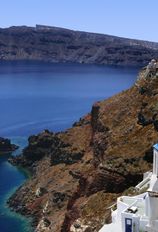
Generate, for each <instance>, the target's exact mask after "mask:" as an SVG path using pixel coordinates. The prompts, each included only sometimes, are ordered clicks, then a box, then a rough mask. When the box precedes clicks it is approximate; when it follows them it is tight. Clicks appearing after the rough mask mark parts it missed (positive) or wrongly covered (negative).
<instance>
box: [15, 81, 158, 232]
mask: <svg viewBox="0 0 158 232" xmlns="http://www.w3.org/2000/svg"><path fill="white" fill-rule="evenodd" d="M142 88H143V89H145V92H144V91H143V92H142V91H141V90H142ZM157 88H158V81H157V79H156V78H153V79H152V80H150V79H149V80H148V79H147V80H144V79H138V80H137V83H136V84H135V85H133V86H132V87H131V88H130V89H128V90H125V91H122V92H121V93H119V94H117V95H114V96H113V97H111V98H108V99H106V100H103V101H100V102H96V103H95V104H94V105H93V106H92V110H91V113H89V114H87V115H85V116H84V117H83V118H81V119H80V121H78V122H76V123H74V125H73V127H71V128H70V129H67V130H66V131H64V132H59V133H53V132H50V131H48V130H44V131H42V132H41V133H39V134H37V135H33V136H30V137H29V143H28V146H27V147H26V148H25V149H24V150H23V155H22V156H21V157H20V159H19V158H18V157H17V158H15V159H14V164H16V163H17V164H18V165H19V164H20V163H21V164H24V165H25V167H26V166H27V165H28V166H31V167H32V168H33V169H34V170H35V174H34V175H33V178H31V179H30V180H29V181H28V182H26V183H25V184H24V185H23V186H22V187H21V188H19V189H18V190H17V191H16V193H15V194H14V195H13V196H12V198H11V201H10V205H11V206H12V207H13V208H15V209H16V210H17V211H18V212H20V213H24V214H27V215H28V214H29V215H31V216H33V217H34V218H35V224H34V225H35V226H37V231H38V232H41V231H46V232H59V231H61V232H70V231H75V229H74V228H81V229H82V228H87V230H88V229H89V231H95V232H96V231H99V229H100V228H101V227H102V226H103V224H105V222H106V223H109V222H110V210H109V209H110V205H112V204H114V202H115V201H116V198H117V197H118V196H120V195H121V194H123V192H124V191H125V190H127V189H130V188H131V187H132V186H136V185H137V183H138V182H139V181H141V180H142V176H143V173H145V172H147V171H148V170H150V169H151V166H152V163H151V161H150V159H149V156H150V150H151V147H152V145H153V143H155V141H156V140H157V131H158V129H157V121H158V119H156V118H155V117H156V116H155V117H153V114H154V112H155V111H156V110H157V108H155V106H157V105H156V104H157V100H158V99H157V98H158V95H157V94H155V92H156V93H157ZM144 101H145V104H144ZM151 107H153V109H154V110H153V111H152V112H151ZM139 112H141V117H140V113H139ZM142 115H143V116H142ZM146 118H147V119H146ZM150 118H152V120H151V119H150ZM142 134H143V137H142ZM138 135H139V136H138ZM149 136H150V138H151V140H150V143H149V140H148V138H149ZM131 144H132V146H131ZM138 144H139V146H138ZM17 206H18V208H17Z"/></svg>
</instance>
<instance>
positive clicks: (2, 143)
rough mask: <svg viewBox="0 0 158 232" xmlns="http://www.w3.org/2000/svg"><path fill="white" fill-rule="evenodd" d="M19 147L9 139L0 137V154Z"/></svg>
mask: <svg viewBox="0 0 158 232" xmlns="http://www.w3.org/2000/svg"><path fill="white" fill-rule="evenodd" d="M17 148H18V146H16V145H15V144H12V143H11V141H10V140H9V139H5V138H2V137H0V154H1V153H9V152H12V151H15V150H16V149H17Z"/></svg>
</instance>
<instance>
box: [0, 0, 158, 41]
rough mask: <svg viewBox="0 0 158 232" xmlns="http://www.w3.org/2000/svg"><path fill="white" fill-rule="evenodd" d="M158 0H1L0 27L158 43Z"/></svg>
mask: <svg viewBox="0 0 158 232" xmlns="http://www.w3.org/2000/svg"><path fill="white" fill-rule="evenodd" d="M157 15H158V1H157V0H151V1H149V0H113V1H112V0H2V1H1V2H0V27H8V26H11V25H30V26H34V25H35V24H46V25H52V26H59V27H66V28H70V29H75V30H83V31H91V32H99V33H105V34H111V35H118V36H123V37H130V38H139V39H145V40H151V41H157V42H158V30H157V22H158V19H157Z"/></svg>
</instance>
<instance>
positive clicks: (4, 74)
mask: <svg viewBox="0 0 158 232" xmlns="http://www.w3.org/2000/svg"><path fill="white" fill-rule="evenodd" d="M137 73H138V68H129V67H126V68H125V67H119V68H118V67H114V66H99V65H81V64H47V63H40V62H10V63H9V62H1V63H0V109H1V111H0V136H2V137H8V138H11V139H12V141H13V142H15V143H16V144H19V145H20V149H19V150H18V151H17V152H15V153H14V155H18V154H19V153H20V152H21V149H22V148H23V147H25V146H26V145H27V137H28V136H29V135H32V134H36V133H38V132H40V131H42V130H44V129H46V128H47V129H49V130H52V131H55V132H56V131H61V130H65V129H66V128H69V127H71V125H72V124H73V123H74V122H75V121H77V120H78V119H79V118H80V117H82V116H83V115H84V114H86V113H88V112H90V110H91V107H92V104H93V103H94V102H96V101H99V100H102V99H105V98H108V97H110V96H112V95H114V94H116V93H118V92H120V91H122V90H125V89H127V88H129V87H130V86H132V85H133V83H134V82H135V80H136V77H137ZM8 157H9V155H6V154H4V155H1V156H0V180H1V181H0V232H31V227H30V219H26V218H24V217H22V216H20V215H18V214H16V213H13V212H11V211H10V209H8V207H7V205H6V200H7V198H8V197H9V196H10V195H11V194H12V193H13V192H14V191H15V190H16V188H17V187H19V186H20V185H21V184H22V183H23V182H24V181H25V180H26V179H27V178H28V173H27V172H26V171H25V170H23V169H18V168H16V167H13V166H12V165H11V164H9V163H8V162H7V159H8Z"/></svg>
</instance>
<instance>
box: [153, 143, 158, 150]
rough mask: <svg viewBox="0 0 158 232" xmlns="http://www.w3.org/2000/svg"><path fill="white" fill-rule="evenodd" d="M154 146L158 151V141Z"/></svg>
mask: <svg viewBox="0 0 158 232" xmlns="http://www.w3.org/2000/svg"><path fill="white" fill-rule="evenodd" d="M153 148H155V149H156V150H157V151H158V143H156V144H155V145H154V146H153Z"/></svg>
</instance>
